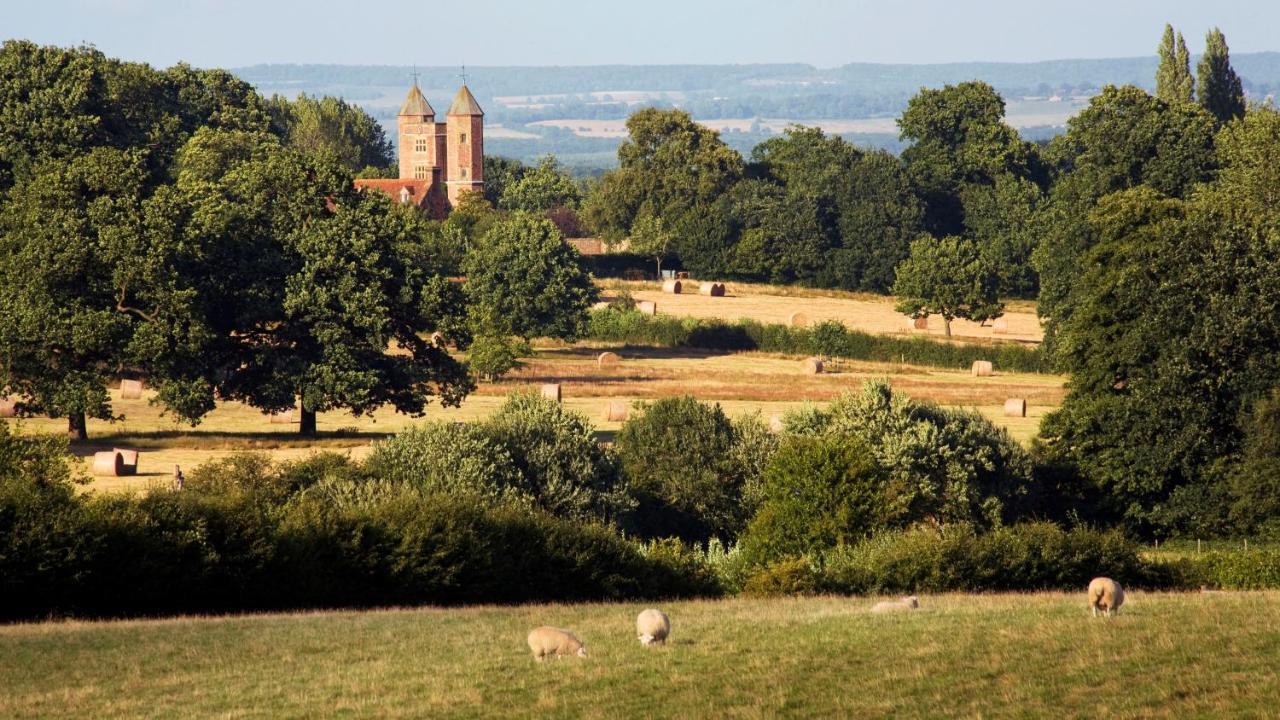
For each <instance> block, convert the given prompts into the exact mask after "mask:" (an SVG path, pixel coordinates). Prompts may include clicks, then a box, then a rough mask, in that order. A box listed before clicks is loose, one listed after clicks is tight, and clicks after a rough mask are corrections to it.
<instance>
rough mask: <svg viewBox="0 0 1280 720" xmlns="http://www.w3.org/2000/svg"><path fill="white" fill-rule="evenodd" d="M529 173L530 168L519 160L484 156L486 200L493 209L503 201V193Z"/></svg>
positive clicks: (498, 156)
mask: <svg viewBox="0 0 1280 720" xmlns="http://www.w3.org/2000/svg"><path fill="white" fill-rule="evenodd" d="M527 172H529V168H528V166H526V165H525V164H524V163H522V162H520V161H519V160H515V159H512V158H505V157H502V156H500V155H485V156H484V199H485V200H488V201H489V204H490V205H492V206H493V207H497V206H498V203H499V202H500V201H501V200H502V193H504V192H506V190H507V187H508V186H510V185H514V184H515V183H516V182H518V181H519V180H520V178H522V177H524V175H525V173H527Z"/></svg>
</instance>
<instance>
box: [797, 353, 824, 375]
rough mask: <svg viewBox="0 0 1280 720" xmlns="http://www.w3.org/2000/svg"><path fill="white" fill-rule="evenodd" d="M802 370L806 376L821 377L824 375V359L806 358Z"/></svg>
mask: <svg viewBox="0 0 1280 720" xmlns="http://www.w3.org/2000/svg"><path fill="white" fill-rule="evenodd" d="M800 368H801V370H802V371H803V372H804V374H805V375H821V374H822V358H819V357H811V358H805V359H804V362H802V363H801V364H800Z"/></svg>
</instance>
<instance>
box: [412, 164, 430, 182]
mask: <svg viewBox="0 0 1280 720" xmlns="http://www.w3.org/2000/svg"><path fill="white" fill-rule="evenodd" d="M413 179H414V180H426V179H427V166H426V165H414V166H413Z"/></svg>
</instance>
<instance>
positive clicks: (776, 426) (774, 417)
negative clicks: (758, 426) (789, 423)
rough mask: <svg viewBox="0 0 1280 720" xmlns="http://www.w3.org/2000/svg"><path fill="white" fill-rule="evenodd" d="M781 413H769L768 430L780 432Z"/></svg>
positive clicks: (781, 426)
mask: <svg viewBox="0 0 1280 720" xmlns="http://www.w3.org/2000/svg"><path fill="white" fill-rule="evenodd" d="M782 428H783V425H782V413H772V414H771V415H769V432H775V433H780V432H782Z"/></svg>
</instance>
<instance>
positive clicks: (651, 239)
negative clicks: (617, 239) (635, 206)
mask: <svg viewBox="0 0 1280 720" xmlns="http://www.w3.org/2000/svg"><path fill="white" fill-rule="evenodd" d="M672 240H673V237H672V234H671V233H670V232H668V231H667V229H666V228H665V227H664V226H663V223H662V218H656V217H654V216H652V215H647V214H646V215H641V216H640V217H638V218H636V221H635V222H634V223H632V224H631V235H630V236H629V237H628V238H627V249H628V250H630V251H631V252H633V253H636V254H637V255H647V256H649V257H651V258H653V260H654V262H655V263H657V266H658V277H659V278H661V277H662V258H664V257H666V256H667V253H669V252H671V244H672Z"/></svg>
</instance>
